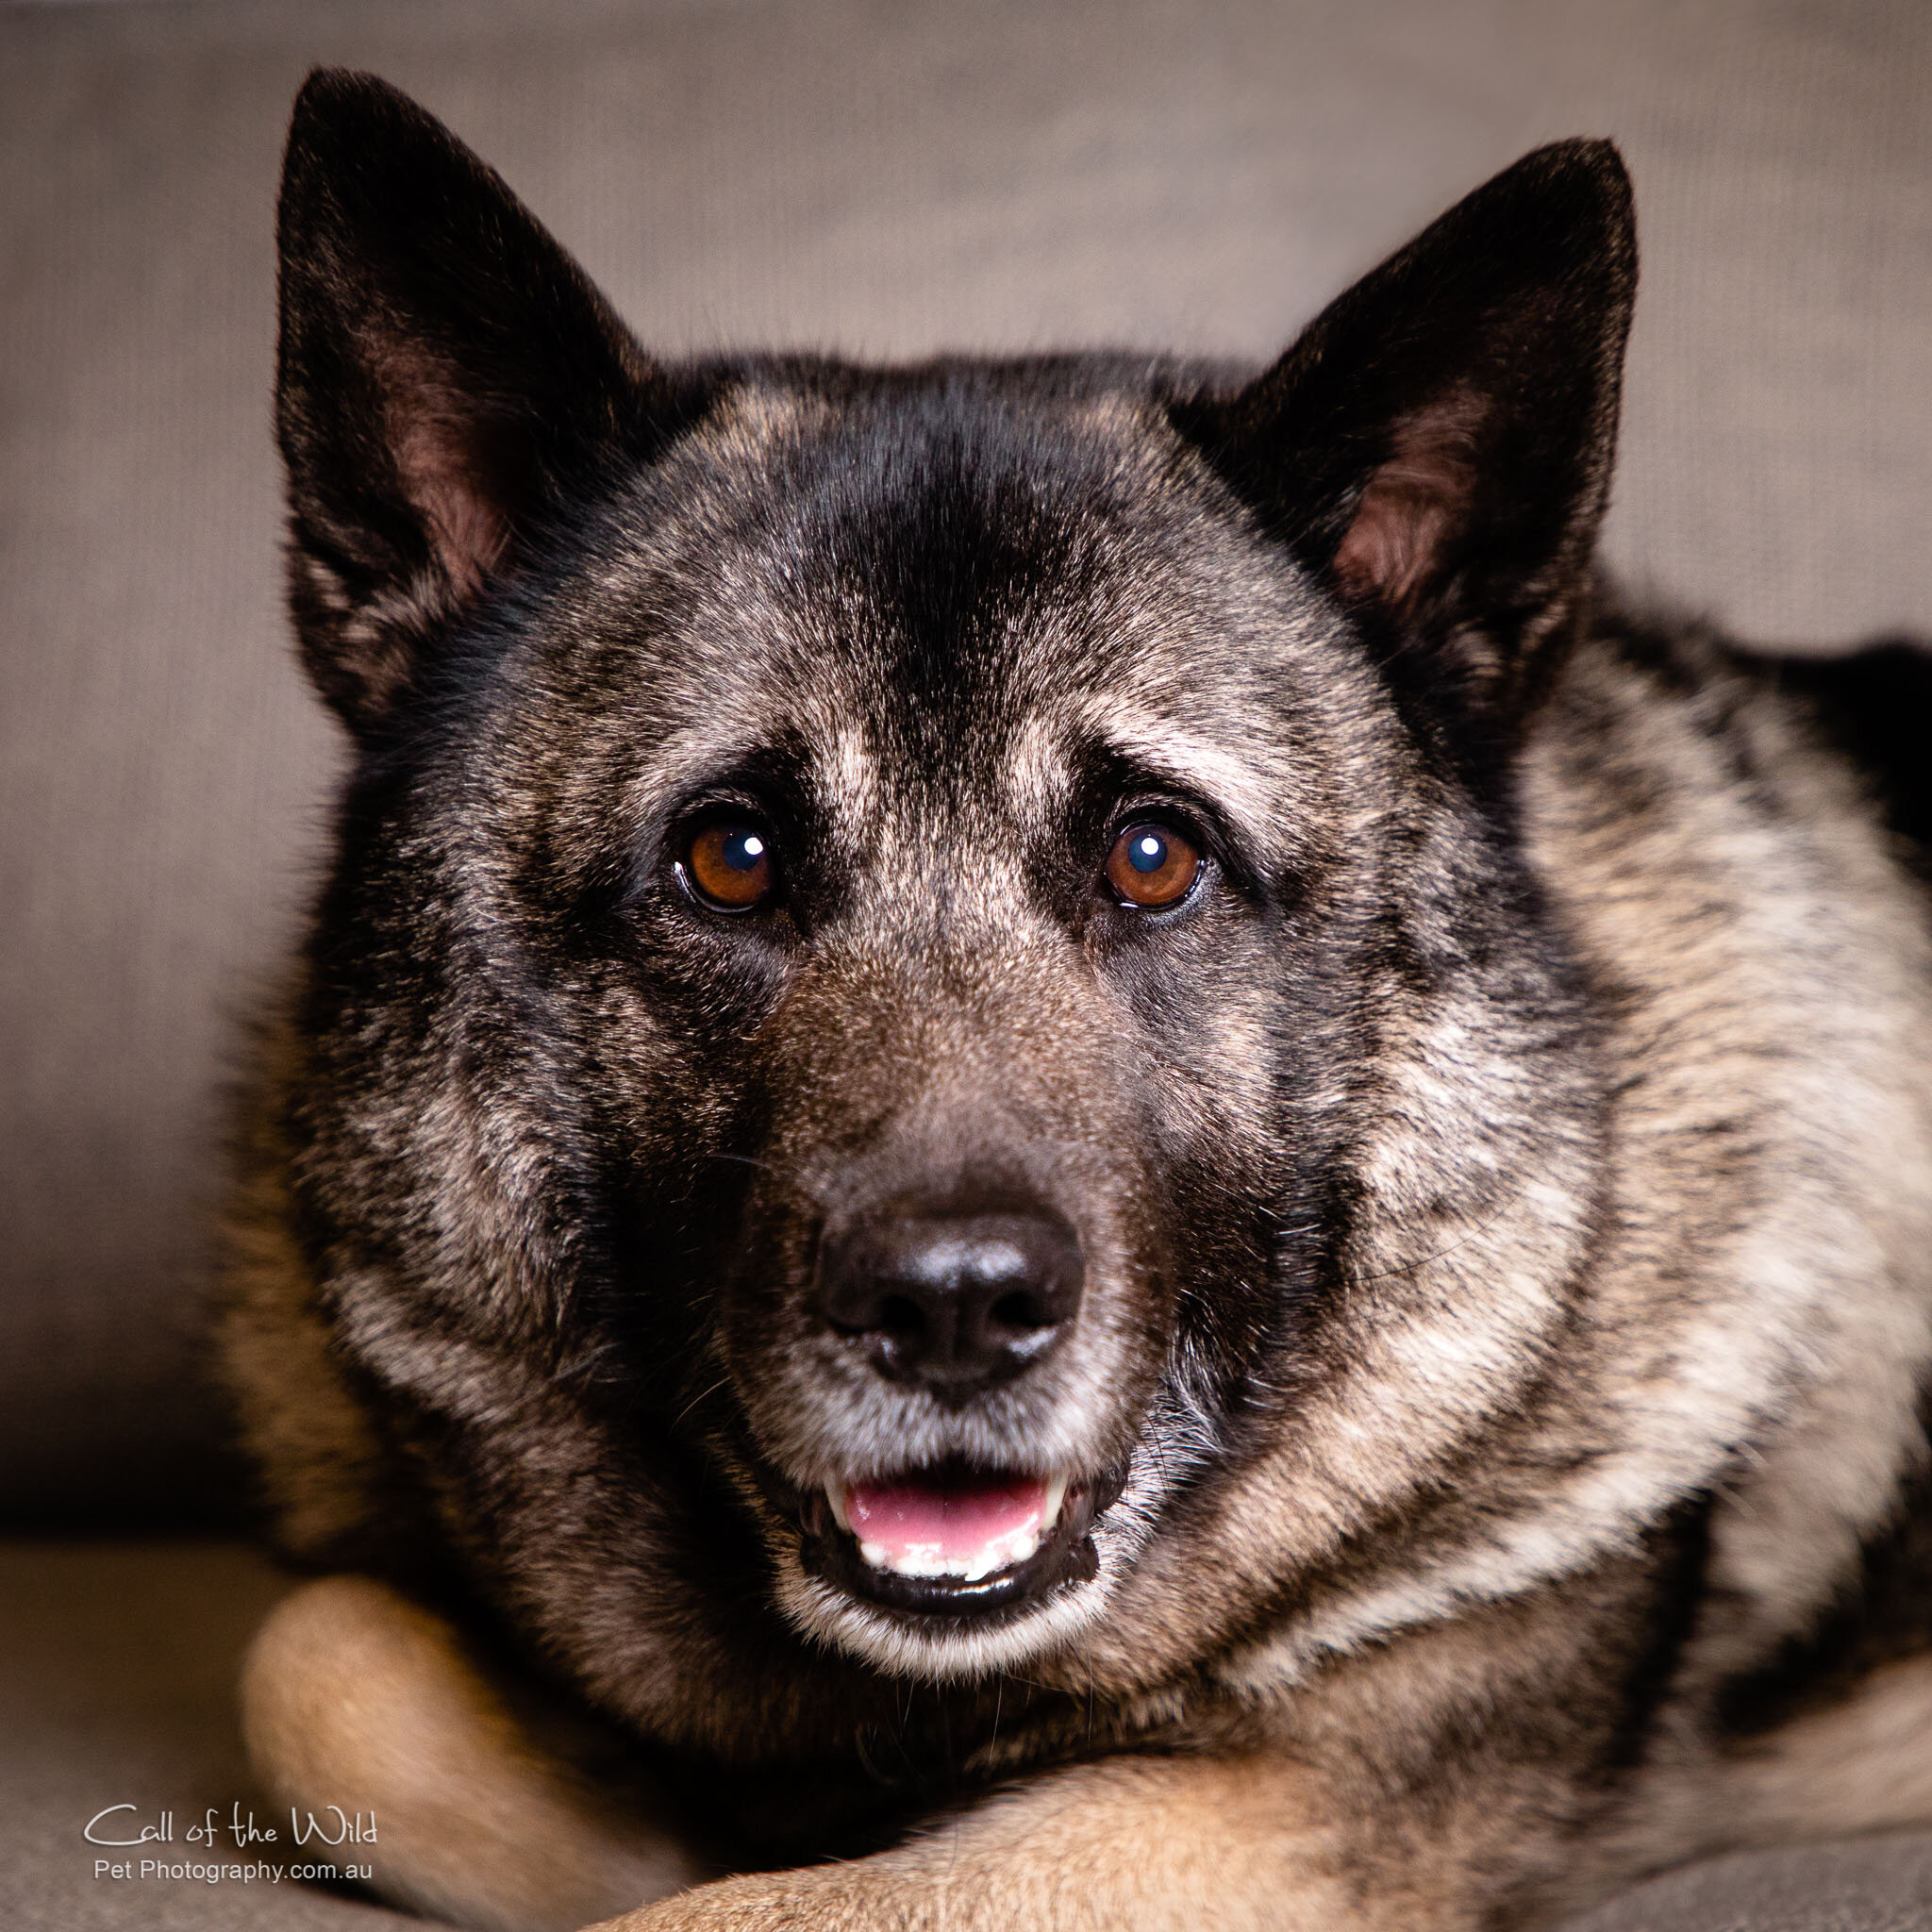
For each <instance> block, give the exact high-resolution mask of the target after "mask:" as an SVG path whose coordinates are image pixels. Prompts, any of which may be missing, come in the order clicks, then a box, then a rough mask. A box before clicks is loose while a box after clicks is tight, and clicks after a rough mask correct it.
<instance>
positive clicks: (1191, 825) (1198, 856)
mask: <svg viewBox="0 0 1932 1932" xmlns="http://www.w3.org/2000/svg"><path fill="white" fill-rule="evenodd" d="M1141 825H1146V826H1149V827H1151V828H1153V829H1154V830H1156V831H1160V832H1164V833H1166V834H1167V835H1168V836H1169V837H1170V838H1174V839H1179V840H1181V841H1183V842H1184V843H1185V844H1187V845H1188V846H1189V847H1190V848H1191V850H1192V851H1193V854H1194V858H1195V865H1194V875H1193V877H1192V878H1191V879H1190V880H1189V881H1188V887H1187V890H1186V891H1184V892H1181V893H1180V894H1179V895H1178V896H1176V897H1175V898H1173V899H1170V900H1168V901H1167V903H1166V904H1165V905H1160V906H1145V905H1142V904H1141V902H1140V901H1139V900H1137V899H1127V898H1124V897H1122V895H1121V892H1120V891H1119V889H1118V888H1117V887H1116V886H1115V885H1114V883H1113V881H1112V879H1111V878H1109V877H1108V863H1109V861H1110V860H1111V859H1112V858H1113V854H1114V851H1115V849H1116V848H1117V847H1118V846H1119V844H1120V842H1121V841H1122V840H1123V839H1124V838H1125V837H1126V836H1127V834H1128V833H1129V832H1132V831H1134V830H1136V829H1137V828H1138V827H1140V826H1141ZM1218 870H1219V864H1218V861H1217V858H1216V841H1215V840H1214V838H1213V836H1212V834H1211V833H1209V832H1208V829H1207V828H1206V827H1205V826H1204V825H1201V824H1197V823H1196V822H1195V820H1194V818H1193V817H1192V815H1191V814H1190V813H1187V812H1183V811H1181V810H1179V809H1178V808H1176V807H1174V805H1173V804H1171V803H1169V802H1167V801H1165V800H1162V801H1158V802H1155V801H1149V802H1147V803H1144V804H1138V805H1134V806H1131V807H1129V808H1127V809H1125V810H1123V811H1117V812H1115V813H1114V814H1113V816H1112V819H1111V821H1110V824H1109V829H1108V835H1107V844H1106V848H1105V850H1104V852H1103V853H1102V856H1101V861H1100V874H1099V883H1100V890H1101V893H1102V896H1103V897H1104V898H1105V899H1106V901H1107V903H1108V905H1109V906H1111V907H1112V908H1114V909H1115V910H1116V911H1119V912H1121V913H1123V914H1127V915H1130V916H1131V917H1132V918H1133V919H1134V920H1136V921H1137V922H1146V921H1149V920H1165V919H1172V918H1173V917H1174V915H1175V914H1177V913H1180V912H1182V911H1185V910H1186V909H1187V908H1190V907H1191V906H1193V905H1195V904H1196V903H1197V902H1198V901H1199V900H1200V897H1201V893H1202V891H1203V888H1204V887H1205V886H1206V885H1207V882H1208V874H1210V873H1212V872H1216V871H1218Z"/></svg>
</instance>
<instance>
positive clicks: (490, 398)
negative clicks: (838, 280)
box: [275, 69, 690, 734]
mask: <svg viewBox="0 0 1932 1932" xmlns="http://www.w3.org/2000/svg"><path fill="white" fill-rule="evenodd" d="M278 241H279V243H280V250H281V330H280V340H279V366H278V371H277V379H276V388H275V428H276V436H277V439H278V441H279V442H280V444H281V451H282V457H283V459H284V461H285V463H286V464H287V467H288V479H289V508H290V533H291V542H290V552H291V555H290V564H291V606H292V608H293V612H294V618H295V626H296V631H297V634H298V637H299V640H300V644H301V650H302V656H303V659H304V662H305V663H306V665H307V666H308V672H309V675H311V676H312V677H313V679H314V680H315V683H316V685H317V687H318V688H319V689H320V691H322V694H323V695H324V697H325V698H326V699H327V700H328V702H329V703H330V704H331V705H332V706H334V708H336V710H337V711H338V712H340V713H341V716H342V717H343V718H344V719H345V720H346V721H347V723H348V724H349V726H350V728H351V729H352V730H354V731H356V732H358V733H364V734H366V733H368V732H370V731H372V730H375V729H376V728H378V727H379V725H380V724H381V722H382V721H383V720H384V718H385V717H387V716H388V715H389V714H390V712H391V709H392V708H393V707H394V705H395V704H396V702H397V699H398V698H399V696H400V695H401V694H402V693H403V692H404V691H407V690H408V687H409V686H410V684H411V683H412V681H413V680H414V679H415V678H416V677H417V675H419V672H420V669H421V665H422V661H423V658H424V657H425V653H428V652H430V651H433V650H434V649H435V647H436V644H437V642H438V641H439V640H440V639H441V637H443V636H444V635H446V633H447V631H448V629H449V626H450V625H451V623H452V622H453V621H454V620H455V619H456V618H458V616H459V615H460V614H461V613H463V612H464V611H466V610H468V609H471V608H474V607H475V605H476V604H477V602H478V601H479V600H481V599H482V598H483V597H485V596H486V595H487V594H488V592H489V591H490V589H491V586H492V585H494V584H495V583H497V582H498V581H500V580H501V579H502V578H503V577H504V576H506V575H508V574H509V573H511V572H513V571H514V570H515V569H516V567H517V565H518V564H519V563H520V562H521V561H523V560H524V559H525V558H526V557H527V555H528V553H529V549H530V545H531V543H532V541H533V540H534V539H536V538H537V537H538V536H539V535H540V534H541V532H542V531H543V530H544V529H545V528H546V527H547V526H548V525H551V524H553V523H554V522H555V521H556V520H557V519H558V517H559V515H561V514H563V513H565V512H566V511H567V510H568V509H569V508H570V507H571V506H572V505H574V504H580V503H582V502H583V501H585V500H586V499H587V498H588V497H590V496H592V495H594V494H595V493H596V492H597V491H598V490H599V489H600V488H603V487H607V486H608V484H609V483H610V482H612V481H613V480H614V479H616V478H617V477H619V476H621V475H623V474H625V471H627V470H631V469H634V468H635V466H636V465H637V464H639V463H641V462H642V461H646V460H648V459H649V458H650V456H651V455H652V454H653V453H654V451H655V450H657V449H658V448H659V447H661V445H662V444H663V442H664V441H666V439H667V438H668V437H669V436H670V435H671V434H673V433H675V426H676V425H677V422H678V421H679V419H680V417H681V415H684V414H688V412H689V407H690V406H689V404H688V403H686V402H684V401H682V400H681V399H680V398H679V397H678V396H676V395H675V394H674V393H673V392H672V390H671V386H670V385H669V384H668V383H667V381H666V380H665V379H664V378H663V377H662V376H661V375H658V372H657V371H655V370H654V369H653V367H652V366H651V364H650V363H649V362H648V361H647V360H646V358H645V357H644V356H643V354H642V352H641V350H640V349H639V348H638V346H637V344H636V343H635V341H633V340H632V339H631V337H630V335H629V333H628V332H627V331H626V330H625V327H624V325H623V324H622V323H620V322H619V321H618V319H617V317H616V315H615V314H614V313H613V312H612V311H611V309H610V308H609V305H608V303H606V302H605V300H604V298H603V297H602V296H601V295H600V294H598V292H597V291H596V290H595V289H594V288H592V287H591V283H590V281H589V280H588V279H587V278H586V276H585V275H584V274H583V272H582V270H580V269H579V268H578V267H577V266H576V264H575V262H574V261H572V260H571V258H569V256H567V255H566V254H565V253H564V251H563V250H562V249H561V248H560V247H559V246H558V243H557V242H555V241H553V240H552V239H551V237H550V236H549V235H548V234H547V233H545V231H544V230H543V228H542V227H541V225H539V223H538V222H537V220H536V218H535V217H534V216H533V215H532V214H531V213H530V212H529V210H528V209H527V208H525V207H524V206H523V204H522V203H521V202H520V201H518V200H517V198H516V197H515V196H514V195H513V194H512V193H511V192H509V190H508V188H507V187H506V186H505V185H504V183H503V181H502V180H501V179H500V178H499V176H498V175H496V174H495V173H494V172H493V171H492V170H491V169H490V168H488V167H486V166H485V165H484V163H483V162H482V161H480V160H479V159H478V158H476V157H475V155H474V154H472V153H471V152H470V150H469V149H468V148H466V147H464V146H463V144H462V143H461V142H458V140H457V139H456V138H455V136H454V135H452V134H451V133H450V132H449V131H448V129H446V128H445V127H444V126H443V125H441V123H440V122H438V121H436V120H435V119H433V118H432V117H431V116H430V115H428V114H426V113H425V112H424V110H423V109H422V108H419V107H417V106H416V104H415V103H414V102H413V101H411V100H410V99H408V96H407V95H405V94H402V93H399V92H397V91H396V90H395V89H394V88H392V87H390V86H389V85H387V83H385V82H383V81H380V80H377V79H375V77H374V76H372V75H361V74H350V73H345V72H342V71H341V70H328V69H323V70H319V71H318V72H316V73H314V74H312V75H309V77H308V82H307V83H306V84H305V86H304V87H303V89H302V92H301V93H300V94H299V95H297V97H296V100H295V113H294V120H293V123H292V125H291V127H290V130H289V148H288V157H287V160H286V162H285V164H284V167H283V172H282V193H281V208H280V216H279V223H278Z"/></svg>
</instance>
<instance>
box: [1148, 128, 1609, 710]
mask: <svg viewBox="0 0 1932 1932" xmlns="http://www.w3.org/2000/svg"><path fill="white" fill-rule="evenodd" d="M1636 287H1637V243H1636V224H1635V220H1634V217H1633V213H1632V208H1631V200H1630V182H1629V177H1628V175H1626V174H1625V173H1624V164H1623V162H1622V161H1621V159H1619V158H1618V155H1617V151H1616V149H1615V148H1614V147H1612V146H1611V145H1610V143H1609V142H1593V141H1569V142H1559V143H1557V145H1555V146H1551V147H1545V148H1539V149H1538V150H1537V151H1536V152H1535V153H1533V154H1531V155H1528V156H1526V157H1525V158H1524V159H1523V160H1521V161H1519V162H1517V164H1516V165H1515V166H1514V167H1513V168H1510V169H1508V170H1507V172H1505V173H1504V174H1501V175H1497V176H1496V177H1495V179H1493V180H1492V181H1491V182H1489V183H1488V184H1487V185H1486V186H1484V187H1482V188H1479V189H1477V190H1476V192H1474V194H1472V195H1470V196H1469V197H1468V198H1467V199H1466V200H1464V201H1462V202H1459V203H1458V204H1457V206H1456V207H1455V208H1451V209H1450V210H1449V212H1448V213H1447V214H1445V215H1443V216H1442V217H1441V219H1440V220H1438V221H1437V222H1436V223H1434V224H1433V225H1431V226H1430V227H1428V228H1426V229H1424V232H1423V233H1422V234H1421V235H1420V236H1418V237H1417V239H1416V240H1415V241H1413V242H1410V243H1409V245H1408V246H1407V248H1405V249H1403V250H1402V251H1401V252H1400V253H1399V254H1397V255H1395V256H1393V257H1391V258H1390V259H1389V260H1388V261H1386V262H1384V263H1383V264H1382V266H1381V267H1380V268H1378V269H1375V270H1374V271H1373V272H1372V273H1371V274H1370V275H1367V276H1365V277H1364V278H1363V279H1362V280H1361V281H1359V282H1357V284H1356V285H1355V286H1354V287H1353V288H1352V289H1350V290H1348V291H1347V292H1346V293H1344V294H1342V295H1341V296H1340V297H1339V298H1338V299H1337V300H1336V301H1335V302H1333V303H1332V304H1331V305H1330V306H1329V307H1328V308H1327V309H1326V310H1324V312H1323V314H1322V315H1321V316H1319V317H1318V318H1317V319H1316V320H1315V322H1313V323H1312V324H1311V325H1309V326H1308V328H1307V330H1306V331H1305V332H1304V334H1303V335H1302V336H1301V338H1300V340H1299V341H1296V342H1295V344H1294V345H1293V347H1291V349H1290V350H1289V351H1288V353H1287V354H1286V355H1285V356H1283V357H1282V358H1281V359H1280V361H1278V362H1277V363H1275V364H1274V367H1273V368H1272V369H1270V370H1269V371H1268V372H1267V373H1266V374H1265V375H1261V376H1260V377H1258V378H1257V380H1256V381H1255V382H1253V383H1251V384H1250V385H1249V386H1248V387H1247V388H1246V389H1245V390H1242V391H1240V392H1239V393H1238V394H1236V395H1235V396H1233V397H1231V398H1221V399H1218V400H1213V401H1202V402H1190V403H1185V404H1181V405H1178V406H1176V408H1175V409H1174V416H1175V420H1176V422H1177V424H1178V425H1179V426H1180V427H1181V428H1182V430H1183V432H1184V433H1186V434H1187V435H1189V436H1190V437H1191V439H1192V440H1193V441H1196V442H1198V443H1199V444H1200V446H1201V447H1202V448H1203V449H1204V450H1205V451H1206V452H1207V453H1208V457H1209V458H1210V459H1211V460H1212V461H1213V462H1214V464H1215V465H1216V467H1217V468H1218V469H1219V470H1220V471H1221V472H1222V473H1223V475H1224V476H1225V477H1226V478H1227V480H1228V481H1229V482H1230V483H1232V484H1233V485H1234V487H1235V489H1236V491H1238V492H1239V493H1240V494H1241V496H1242V497H1243V498H1244V499H1245V500H1246V502H1247V503H1248V505H1249V506H1250V507H1251V508H1253V510H1254V511H1255V512H1256V513H1257V515H1258V516H1259V518H1260V519H1261V521H1262V523H1263V524H1264V525H1266V526H1267V527H1268V528H1269V529H1270V531H1271V532H1272V533H1273V534H1274V535H1275V536H1277V537H1278V538H1280V539H1281V540H1283V541H1285V542H1286V543H1287V544H1288V545H1289V547H1290V549H1291V551H1292V552H1293V554H1294V555H1295V556H1296V557H1297V558H1299V559H1300V560H1301V561H1302V562H1303V563H1304V564H1305V565H1307V567H1308V568H1310V569H1311V570H1313V571H1314V572H1315V573H1316V575H1318V576H1319V577H1321V578H1322V579H1323V580H1324V582H1325V583H1326V584H1327V585H1328V586H1329V587H1330V588H1331V589H1332V590H1333V591H1334V592H1335V593H1336V595H1337V596H1339V597H1340V598H1341V600H1342V602H1343V603H1344V604H1346V605H1347V606H1349V607H1350V608H1351V609H1353V610H1354V611H1355V612H1356V614H1357V617H1358V618H1359V620H1360V621H1361V624H1362V627H1363V629H1364V631H1365V633H1366V634H1367V635H1368V637H1369V638H1370V640H1371V641H1372V643H1374V645H1375V646H1376V647H1377V648H1379V649H1380V650H1381V651H1382V652H1383V653H1384V654H1385V655H1387V656H1390V657H1392V658H1400V659H1403V660H1405V662H1406V666H1407V668H1408V669H1410V670H1412V671H1416V672H1420V673H1422V674H1423V675H1424V676H1425V677H1427V678H1428V679H1430V680H1431V681H1441V679H1442V678H1444V677H1446V678H1447V679H1448V680H1450V681H1451V682H1453V683H1454V684H1455V685H1457V687H1458V688H1459V689H1461V690H1462V691H1464V693H1465V694H1466V695H1467V696H1468V697H1472V698H1474V699H1476V700H1477V701H1478V702H1490V701H1492V700H1498V699H1501V698H1502V697H1503V696H1504V695H1505V694H1506V693H1507V691H1509V690H1510V689H1511V687H1512V686H1513V685H1514V684H1515V683H1516V681H1517V678H1518V675H1519V673H1520V671H1521V668H1522V666H1523V665H1524V662H1525V661H1526V659H1527V657H1528V655H1529V654H1530V652H1531V651H1532V650H1533V647H1534V645H1535V644H1536V642H1537V641H1539V640H1540V639H1541V638H1542V637H1544V636H1546V635H1548V634H1549V633H1550V632H1551V631H1552V630H1553V629H1555V628H1556V627H1557V625H1559V624H1560V622H1561V620H1562V618H1563V616H1564V614H1565V613H1566V611H1567V610H1568V609H1569V608H1572V607H1573V605H1574V593H1575V591H1576V588H1577V586H1578V583H1579V581H1580V580H1581V577H1582V575H1583V573H1584V569H1585V566H1586V565H1587V563H1588V561H1589V558H1590V554H1591V547H1592V545H1593V543H1594V541H1595V537H1596V531H1597V525H1598V524H1599V523H1600V522H1601V520H1602V516H1603V509H1604V504H1605V501H1606V498H1607V491H1608V486H1609V475H1610V467H1611V460H1612V457H1613V455H1614V451H1615V444H1616V432H1617V403H1618V392H1619V388H1620V384H1621V380H1622V371H1623V358H1624V339H1625V336H1626V335H1627V333H1628V330H1629V324H1630V308H1631V301H1632V298H1633V296H1634V295H1635V292H1636Z"/></svg>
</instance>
